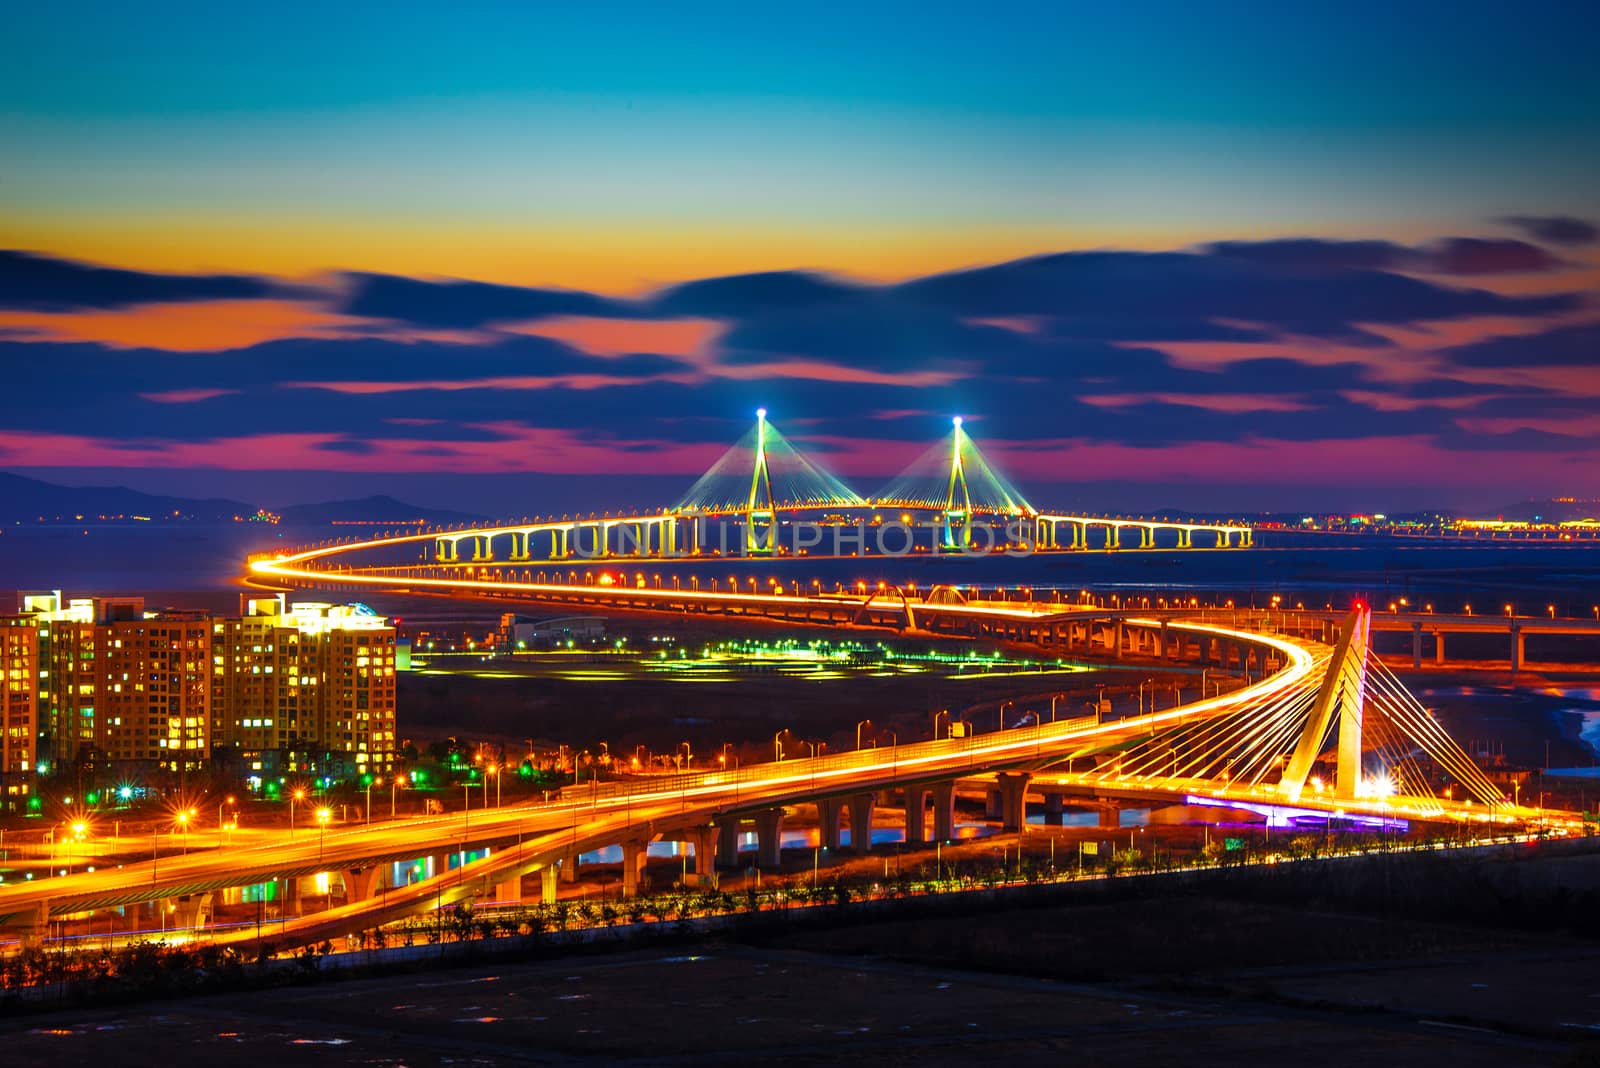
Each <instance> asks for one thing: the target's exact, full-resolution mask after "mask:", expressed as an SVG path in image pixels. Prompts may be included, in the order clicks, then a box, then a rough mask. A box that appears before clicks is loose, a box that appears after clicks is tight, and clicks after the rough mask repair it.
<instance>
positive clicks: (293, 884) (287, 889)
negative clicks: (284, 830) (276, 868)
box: [156, 875, 302, 918]
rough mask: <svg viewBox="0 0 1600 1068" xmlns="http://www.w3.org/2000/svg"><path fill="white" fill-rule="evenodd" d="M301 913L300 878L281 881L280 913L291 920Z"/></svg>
mask: <svg viewBox="0 0 1600 1068" xmlns="http://www.w3.org/2000/svg"><path fill="white" fill-rule="evenodd" d="M156 907H157V908H165V907H166V906H165V905H162V904H161V903H160V902H157V903H156ZM301 911H302V903H301V900H300V876H298V875H291V876H289V877H288V878H287V879H285V880H284V881H283V908H282V909H281V912H282V913H283V915H285V916H288V917H291V918H292V917H296V916H299V915H300V914H301Z"/></svg>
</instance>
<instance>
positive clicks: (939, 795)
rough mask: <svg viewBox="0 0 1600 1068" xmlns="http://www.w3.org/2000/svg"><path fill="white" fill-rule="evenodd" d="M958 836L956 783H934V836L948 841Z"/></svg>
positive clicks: (939, 839) (942, 840)
mask: <svg viewBox="0 0 1600 1068" xmlns="http://www.w3.org/2000/svg"><path fill="white" fill-rule="evenodd" d="M955 836H956V784H955V783H954V782H937V783H934V784H933V837H934V839H935V840H937V841H940V842H948V841H950V840H951V839H952V838H954V837H955Z"/></svg>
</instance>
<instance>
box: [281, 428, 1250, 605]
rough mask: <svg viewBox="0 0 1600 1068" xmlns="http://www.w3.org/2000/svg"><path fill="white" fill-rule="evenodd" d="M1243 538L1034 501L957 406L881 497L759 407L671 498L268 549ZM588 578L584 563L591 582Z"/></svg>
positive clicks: (722, 549) (1149, 542)
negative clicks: (656, 505) (957, 414)
mask: <svg viewBox="0 0 1600 1068" xmlns="http://www.w3.org/2000/svg"><path fill="white" fill-rule="evenodd" d="M808 516H809V517H810V518H808ZM891 535H892V536H891ZM1135 538H1136V539H1137V541H1136V542H1135V540H1134V539H1135ZM1251 544H1253V533H1252V531H1251V528H1250V527H1249V526H1248V525H1245V524H1239V523H1191V522H1181V521H1169V520H1164V519H1148V518H1135V517H1118V516H1094V515H1083V514H1071V513H1060V512H1050V511H1043V510H1040V509H1038V508H1035V507H1034V506H1033V505H1032V504H1030V503H1029V502H1028V500H1027V498H1025V497H1024V496H1023V495H1022V493H1021V491H1020V490H1018V489H1017V488H1016V487H1015V486H1014V485H1013V484H1012V483H1011V482H1010V481H1009V480H1008V479H1007V478H1006V477H1005V476H1004V475H1003V474H1002V473H1001V472H1000V471H999V470H998V468H996V467H995V466H994V465H993V464H992V463H991V462H990V461H989V460H988V459H987V458H986V457H985V456H984V454H983V452H982V450H981V449H980V448H979V447H978V445H977V443H976V442H975V441H974V440H973V439H972V437H971V435H970V434H969V433H968V432H967V431H966V429H965V427H964V426H963V423H962V420H961V419H959V418H957V419H955V420H954V421H953V423H952V428H951V432H950V433H949V434H948V435H947V436H946V437H945V438H944V439H942V440H941V441H939V442H937V443H935V444H934V445H933V446H931V447H930V448H929V449H928V450H927V451H926V452H925V453H923V454H922V455H921V456H919V457H918V458H917V459H916V460H914V461H913V462H912V463H911V464H910V465H909V466H908V467H907V468H906V469H905V470H904V471H902V472H901V473H900V474H899V475H898V476H896V477H895V478H894V479H892V480H891V481H890V482H889V483H888V484H887V485H885V486H884V487H883V488H882V489H881V490H880V491H879V492H878V493H877V494H876V495H874V496H871V497H864V496H862V495H861V494H859V493H857V492H856V491H854V490H852V489H851V488H850V487H849V486H847V485H845V483H844V482H843V481H841V480H840V479H838V478H837V477H835V476H834V475H832V474H830V473H829V472H828V471H827V470H826V469H825V468H824V467H823V466H822V465H820V464H818V463H817V462H815V461H814V460H812V459H811V458H809V457H807V456H806V455H805V454H804V453H803V452H802V451H801V450H800V449H799V448H798V447H797V446H796V445H795V444H794V443H793V442H792V441H791V440H790V439H789V438H788V437H786V436H785V435H784V434H783V433H781V432H780V431H779V430H778V428H777V427H775V426H774V425H773V424H772V423H771V421H770V420H768V418H767V412H766V410H765V409H761V410H759V411H758V412H757V414H756V422H755V424H754V425H753V426H752V427H751V429H750V430H749V431H748V432H747V433H746V434H745V435H744V436H743V437H742V438H741V439H740V440H739V441H737V442H736V443H734V445H732V446H731V447H730V448H729V449H728V450H727V451H726V452H724V453H723V454H722V455H721V456H720V457H719V458H718V459H717V461H716V462H715V463H714V464H712V465H711V467H710V469H708V470H707V471H706V472H705V474H703V475H702V476H701V477H700V478H699V479H698V480H696V481H695V483H694V484H693V485H692V486H691V487H690V488H689V490H688V491H687V492H686V493H685V494H684V496H683V497H682V498H681V499H680V500H678V501H677V502H676V503H675V504H674V505H673V506H671V507H669V508H660V509H656V510H648V509H647V510H645V511H643V512H640V511H638V510H626V509H619V510H617V511H615V512H605V513H603V514H599V515H597V514H594V513H590V514H589V515H587V516H582V515H563V516H559V517H556V516H545V517H534V518H524V519H521V520H505V521H500V522H486V523H477V524H471V525H463V526H456V527H447V528H442V529H432V530H420V531H397V532H391V533H389V534H385V535H382V536H379V537H375V538H351V539H344V540H341V541H334V542H324V543H321V544H318V545H313V546H308V547H306V548H304V549H302V550H299V551H297V552H293V553H278V554H274V555H273V556H272V557H270V560H271V562H272V563H274V564H277V565H287V564H289V563H291V562H292V563H294V564H296V565H298V568H297V569H298V570H303V571H319V572H325V573H352V572H362V571H366V572H372V573H374V574H377V573H381V572H384V571H389V572H394V571H396V570H397V569H400V570H405V571H406V573H408V574H410V575H412V576H413V577H418V578H422V577H433V578H441V577H443V578H450V577H463V576H469V575H470V576H481V575H483V574H484V573H485V568H486V567H488V568H489V571H490V573H492V574H493V575H494V576H497V577H498V579H501V580H509V579H520V580H521V581H522V582H524V583H527V584H539V585H560V584H563V583H565V584H571V583H573V582H576V581H578V572H577V571H575V570H570V568H571V566H572V565H575V564H582V563H593V562H602V561H629V560H636V561H643V560H656V561H670V560H685V559H687V560H705V559H709V558H722V559H747V558H757V559H768V558H772V557H783V556H806V557H812V558H827V557H844V556H870V555H887V556H900V555H909V554H912V553H928V554H940V553H945V554H967V555H982V554H986V553H991V552H1013V553H1016V552H1024V553H1033V552H1044V553H1049V552H1073V551H1086V550H1091V549H1097V550H1119V549H1135V548H1137V549H1144V550H1151V549H1198V548H1218V549H1233V548H1243V547H1246V546H1249V545H1251ZM874 550H876V551H874ZM535 564H542V565H546V566H545V568H544V575H545V578H544V579H543V580H538V579H536V575H537V574H538V573H539V572H538V570H537V569H535V568H533V567H530V566H522V565H535ZM424 571H426V572H427V574H426V575H424V574H423V572H424ZM280 575H282V571H280ZM596 580H597V578H596V576H595V575H593V574H592V573H591V574H590V576H589V580H588V581H596Z"/></svg>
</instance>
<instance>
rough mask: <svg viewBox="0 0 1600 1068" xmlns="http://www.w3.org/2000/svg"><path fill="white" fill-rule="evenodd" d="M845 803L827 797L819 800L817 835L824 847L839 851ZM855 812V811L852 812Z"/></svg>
mask: <svg viewBox="0 0 1600 1068" xmlns="http://www.w3.org/2000/svg"><path fill="white" fill-rule="evenodd" d="M843 808H844V805H842V804H841V803H840V802H838V801H836V800H833V799H831V798H830V799H827V800H823V801H818V802H817V836H818V841H820V842H821V843H822V848H823V849H831V850H833V851H834V852H835V853H837V852H838V851H839V815H840V812H841V811H842V810H843ZM852 814H853V813H852Z"/></svg>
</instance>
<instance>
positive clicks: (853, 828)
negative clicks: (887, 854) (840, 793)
mask: <svg viewBox="0 0 1600 1068" xmlns="http://www.w3.org/2000/svg"><path fill="white" fill-rule="evenodd" d="M876 803H877V798H876V797H874V796H873V795H872V794H852V795H851V797H850V852H852V853H856V854H858V855H859V854H866V853H870V852H872V810H873V808H874V807H875V805H876Z"/></svg>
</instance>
